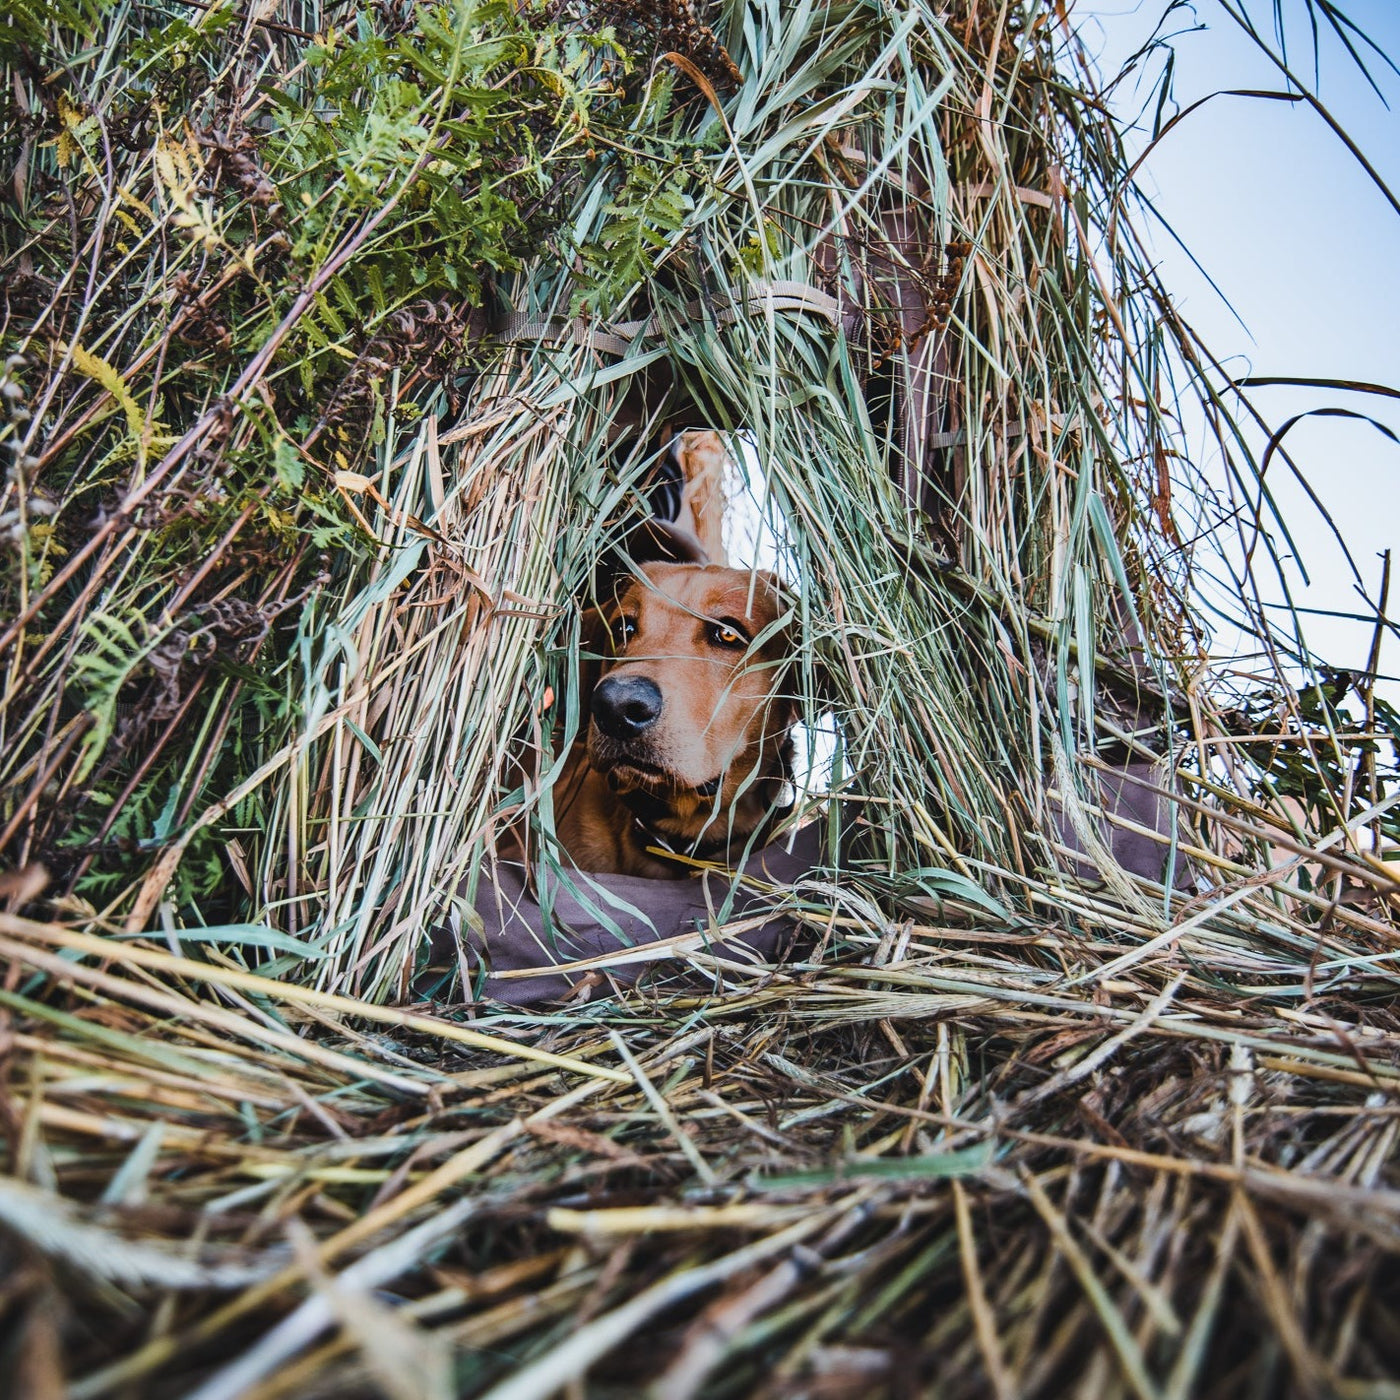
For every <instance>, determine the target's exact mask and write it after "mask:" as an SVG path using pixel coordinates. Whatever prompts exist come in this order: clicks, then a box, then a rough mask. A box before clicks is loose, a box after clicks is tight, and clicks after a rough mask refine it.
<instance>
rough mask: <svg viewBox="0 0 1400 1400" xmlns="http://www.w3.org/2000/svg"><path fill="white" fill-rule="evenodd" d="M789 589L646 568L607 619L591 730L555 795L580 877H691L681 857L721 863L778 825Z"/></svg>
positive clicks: (729, 574)
mask: <svg viewBox="0 0 1400 1400" xmlns="http://www.w3.org/2000/svg"><path fill="white" fill-rule="evenodd" d="M787 606H788V605H787V602H786V600H785V599H784V597H783V594H782V591H781V589H780V586H779V584H778V581H777V580H776V579H775V578H774V577H773V575H771V574H767V573H762V572H759V573H750V572H749V571H748V570H746V569H729V568H725V567H723V566H721V565H717V564H699V563H693V564H672V563H655V564H647V565H645V566H644V567H643V568H642V569H641V570H640V573H639V575H638V576H637V577H632V578H628V579H626V580H625V581H624V582H623V583H622V584H621V585H619V587H618V588H617V590H616V595H615V597H614V598H613V599H612V600H611V601H610V602H609V603H608V605H607V606H606V607H605V608H604V609H603V610H602V613H601V621H602V624H603V630H604V631H605V633H606V636H607V643H606V645H604V646H603V647H601V648H599V650H600V651H602V652H603V653H604V659H603V662H602V667H601V675H600V677H599V679H598V681H597V683H596V684H595V685H594V687H593V691H592V695H591V698H590V700H589V712H590V722H589V725H588V731H587V736H586V738H581V739H580V741H579V742H578V743H577V744H576V745H575V747H574V751H573V753H572V754H571V755H570V757H569V761H568V763H567V764H566V766H565V769H564V772H563V774H562V775H561V778H560V782H559V786H558V788H557V789H556V797H555V810H556V814H557V831H558V835H559V839H560V841H561V842H562V844H563V846H564V849H565V850H566V851H567V852H568V854H569V855H570V857H571V858H572V859H573V861H574V863H575V864H576V865H577V866H578V867H579V868H580V869H582V870H591V871H597V872H600V873H613V874H621V875H643V876H649V877H651V878H653V879H679V878H681V877H683V876H685V875H687V874H689V873H692V870H691V867H689V866H687V865H686V864H685V863H684V862H682V861H674V860H668V859H667V858H666V857H665V856H664V855H657V854H652V853H649V851H648V848H649V847H650V848H660V849H661V850H663V851H664V850H671V851H674V852H676V853H677V854H679V855H688V856H691V857H694V858H696V859H702V860H716V859H719V860H724V859H728V858H729V857H730V856H731V855H737V854H738V853H739V852H741V851H742V850H743V848H744V846H745V844H746V843H747V842H748V841H749V839H750V838H754V844H755V846H757V845H760V844H762V842H763V837H764V831H765V830H766V828H767V827H768V826H769V825H770V824H771V823H772V821H773V820H774V818H775V817H776V816H777V815H779V814H780V811H781V809H780V807H779V803H780V801H781V797H782V793H783V791H784V786H785V784H786V782H787V780H788V777H789V775H790V773H791V767H792V762H791V752H792V741H791V737H790V731H791V729H792V725H793V722H794V721H795V719H796V717H797V712H796V706H795V705H794V703H793V702H792V700H791V699H789V698H787V697H785V696H783V695H782V694H781V693H780V692H781V689H782V681H783V675H784V672H785V671H786V669H787V663H788V661H789V658H790V648H789V641H788V638H787V637H786V635H785V633H784V632H783V630H782V629H781V628H779V627H778V626H777V625H776V624H777V623H778V620H779V618H780V617H781V616H782V615H783V614H784V613H785V612H786V611H787Z"/></svg>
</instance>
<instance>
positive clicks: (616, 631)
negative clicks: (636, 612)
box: [612, 617, 637, 651]
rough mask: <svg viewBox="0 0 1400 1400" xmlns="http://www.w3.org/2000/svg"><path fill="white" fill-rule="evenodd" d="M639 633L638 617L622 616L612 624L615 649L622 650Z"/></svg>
mask: <svg viewBox="0 0 1400 1400" xmlns="http://www.w3.org/2000/svg"><path fill="white" fill-rule="evenodd" d="M636 635H637V619H636V618H635V617H620V618H618V619H617V621H616V622H614V623H613V625H612V637H613V650H614V651H621V650H622V649H623V648H624V647H625V646H626V645H627V643H628V642H630V641H631V640H632V638H633V637H635V636H636Z"/></svg>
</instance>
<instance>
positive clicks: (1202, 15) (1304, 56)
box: [1074, 0, 1400, 696]
mask: <svg viewBox="0 0 1400 1400" xmlns="http://www.w3.org/2000/svg"><path fill="white" fill-rule="evenodd" d="M1234 3H1236V4H1239V3H1243V4H1244V5H1245V7H1246V9H1247V11H1248V13H1250V14H1251V15H1252V17H1253V18H1254V20H1255V22H1256V25H1257V26H1258V27H1259V29H1260V31H1261V33H1263V34H1264V35H1265V36H1266V37H1267V38H1268V39H1269V40H1270V42H1276V40H1275V34H1274V26H1273V0H1234ZM1341 5H1342V8H1343V9H1344V10H1345V12H1346V13H1347V14H1348V15H1349V17H1350V18H1351V19H1352V20H1353V21H1354V22H1355V23H1356V24H1357V25H1359V26H1360V27H1361V28H1362V29H1363V30H1365V31H1366V32H1367V33H1368V34H1369V35H1370V36H1371V37H1372V38H1373V39H1374V40H1375V41H1376V42H1377V44H1379V45H1380V47H1381V48H1382V49H1384V50H1385V51H1386V52H1387V53H1388V54H1390V55H1391V56H1392V57H1394V58H1395V59H1396V61H1397V63H1400V0H1341ZM1165 8H1166V3H1165V0H1141V3H1139V0H1079V3H1078V4H1077V5H1076V6H1075V9H1074V15H1075V18H1076V20H1077V23H1078V25H1079V29H1080V32H1081V34H1082V36H1083V38H1084V39H1085V41H1086V42H1087V44H1088V45H1089V47H1090V49H1091V51H1093V52H1095V53H1096V54H1099V55H1101V60H1102V64H1103V67H1104V70H1105V72H1106V73H1114V72H1117V70H1118V67H1119V66H1120V65H1121V63H1122V62H1123V61H1124V60H1125V59H1126V58H1127V57H1128V55H1130V54H1131V53H1132V52H1133V51H1134V49H1135V48H1136V47H1137V46H1138V45H1140V44H1141V43H1142V42H1143V41H1144V40H1145V39H1146V38H1147V36H1148V35H1149V34H1150V33H1151V32H1152V30H1153V28H1154V26H1155V24H1156V21H1157V20H1158V19H1159V18H1160V16H1161V15H1162V12H1163V11H1164V10H1165ZM1282 9H1283V14H1284V34H1285V38H1286V40H1287V43H1288V59H1289V62H1290V65H1291V66H1292V67H1293V68H1294V70H1295V72H1298V73H1299V75H1300V76H1302V77H1304V78H1305V80H1306V81H1308V82H1311V81H1312V79H1313V57H1312V40H1311V33H1310V29H1309V26H1308V23H1307V17H1306V11H1305V7H1304V5H1303V3H1302V0H1284V3H1283V6H1282ZM1197 26H1204V27H1203V28H1198V27H1197ZM1168 32H1169V33H1174V34H1175V36H1176V37H1175V38H1173V40H1172V46H1173V48H1174V49H1175V51H1176V74H1175V82H1174V91H1175V95H1176V98H1177V100H1178V103H1179V105H1180V106H1186V105H1187V104H1189V103H1190V102H1192V101H1194V100H1195V99H1197V98H1199V97H1203V96H1205V95H1206V94H1207V93H1210V92H1213V91H1216V90H1219V89H1226V88H1271V89H1281V88H1283V87H1284V85H1285V84H1284V80H1283V78H1282V75H1281V74H1280V73H1279V72H1278V71H1277V69H1275V68H1274V67H1273V66H1272V65H1271V64H1270V63H1269V62H1268V60H1267V59H1266V58H1265V57H1264V56H1263V55H1262V54H1260V53H1259V51H1258V50H1257V49H1256V48H1255V46H1254V45H1253V44H1252V42H1251V41H1250V40H1249V39H1248V37H1247V36H1246V35H1245V34H1244V33H1243V32H1242V31H1241V30H1240V28H1239V27H1238V26H1237V25H1236V24H1235V23H1234V22H1233V21H1232V20H1231V19H1230V18H1229V16H1228V15H1227V14H1226V12H1225V9H1224V6H1223V5H1222V3H1220V0H1197V3H1195V4H1194V5H1193V6H1191V7H1189V8H1188V7H1186V6H1182V7H1180V8H1179V9H1178V10H1177V11H1176V12H1175V14H1174V16H1173V18H1172V19H1171V20H1170V21H1169V24H1168ZM1157 66H1158V65H1156V64H1154V65H1153V68H1152V71H1153V72H1155V71H1156V68H1157ZM1371 67H1372V72H1373V73H1374V74H1375V76H1376V78H1377V81H1378V84H1379V86H1380V87H1381V90H1382V93H1383V94H1384V97H1385V99H1386V101H1387V102H1389V104H1390V109H1389V110H1387V108H1386V106H1385V105H1384V103H1383V102H1382V101H1381V99H1380V98H1378V97H1377V95H1376V94H1375V93H1374V92H1372V91H1371V90H1370V89H1369V88H1368V87H1367V85H1366V82H1365V79H1364V78H1363V77H1362V75H1361V74H1360V73H1359V72H1358V71H1357V69H1356V67H1355V65H1354V64H1353V63H1352V62H1351V60H1350V59H1349V58H1348V57H1347V56H1346V54H1345V52H1344V51H1343V50H1342V48H1341V46H1340V45H1339V44H1338V43H1337V42H1336V41H1335V40H1331V39H1329V38H1328V37H1327V36H1326V35H1325V34H1324V36H1323V42H1322V45H1321V71H1320V79H1319V81H1320V86H1319V89H1318V90H1319V92H1320V96H1321V99H1322V101H1323V103H1324V104H1325V105H1326V106H1327V107H1328V109H1329V110H1330V111H1331V112H1332V114H1333V115H1334V116H1335V117H1336V118H1337V119H1338V120H1339V121H1340V122H1341V124H1342V125H1343V127H1344V128H1345V129H1346V130H1347V131H1348V133H1349V134H1350V135H1351V136H1352V138H1353V139H1354V140H1355V141H1356V142H1357V144H1358V145H1359V146H1360V147H1361V148H1362V149H1363V151H1364V152H1365V154H1366V156H1367V158H1368V159H1369V160H1370V161H1371V162H1372V164H1374V165H1375V166H1376V167H1377V168H1378V170H1379V171H1380V173H1381V174H1382V176H1383V177H1384V178H1385V179H1386V181H1387V183H1389V185H1390V186H1391V188H1392V190H1394V191H1396V192H1397V193H1400V78H1397V77H1396V76H1395V75H1394V74H1393V73H1388V72H1386V70H1385V69H1384V67H1383V65H1382V64H1381V63H1380V62H1379V61H1377V62H1375V63H1373V64H1372V65H1371ZM1145 92H1146V89H1145V88H1144V89H1138V90H1137V95H1136V101H1135V100H1134V89H1133V87H1132V86H1131V85H1125V86H1124V88H1123V89H1121V90H1120V92H1119V94H1118V99H1117V106H1118V110H1119V114H1120V116H1128V115H1131V114H1132V113H1133V112H1134V111H1135V110H1136V106H1137V105H1138V103H1140V102H1141V101H1142V100H1143V97H1144V96H1145ZM1149 117H1150V113H1149ZM1139 144H1140V145H1141V144H1143V143H1142V142H1140V143H1139ZM1142 178H1143V182H1144V184H1145V186H1146V188H1147V190H1148V191H1149V193H1150V194H1151V195H1152V196H1153V198H1154V200H1155V202H1156V204H1157V207H1158V209H1159V210H1160V211H1161V213H1162V215H1163V216H1164V218H1165V219H1167V220H1168V221H1169V222H1170V223H1171V225H1172V227H1173V228H1174V229H1175V231H1176V233H1177V234H1178V235H1179V236H1180V237H1181V239H1182V241H1183V242H1184V243H1185V244H1186V246H1187V247H1189V248H1190V249H1191V251H1192V252H1193V253H1194V254H1195V256H1196V257H1197V258H1198V259H1199V260H1200V261H1201V263H1202V264H1203V265H1204V267H1205V270H1206V271H1207V272H1209V273H1210V275H1211V277H1212V278H1213V279H1214V280H1215V281H1216V282H1217V283H1218V284H1219V286H1220V288H1221V290H1222V291H1223V292H1224V294H1225V295H1226V296H1227V297H1228V298H1229V301H1230V303H1231V305H1232V306H1233V308H1234V312H1235V313H1237V314H1238V319H1236V316H1235V315H1232V313H1231V310H1230V308H1229V307H1227V306H1226V305H1225V304H1224V302H1223V301H1222V300H1221V298H1220V296H1218V295H1217V294H1216V293H1215V292H1214V291H1212V290H1211V288H1210V285H1209V283H1208V282H1207V281H1206V280H1205V279H1204V278H1203V277H1202V275H1201V274H1200V273H1199V272H1198V271H1197V270H1196V269H1195V268H1194V267H1192V265H1191V262H1190V260H1189V259H1188V258H1187V257H1186V256H1185V254H1184V253H1182V252H1181V251H1180V250H1178V249H1177V248H1176V247H1174V246H1173V244H1172V241H1171V239H1170V237H1169V236H1168V235H1166V234H1165V233H1161V232H1159V233H1158V234H1157V235H1156V236H1155V237H1154V239H1153V243H1154V246H1155V248H1156V250H1157V251H1158V253H1159V254H1160V267H1161V270H1162V273H1163V277H1164V279H1165V281H1166V282H1167V284H1168V286H1169V287H1171V288H1172V289H1173V292H1174V295H1175V297H1176V300H1177V303H1178V306H1179V307H1180V309H1181V310H1182V312H1183V314H1184V315H1185V317H1186V318H1187V320H1188V321H1190V322H1191V323H1192V324H1193V325H1194V326H1195V327H1196V329H1197V330H1198V331H1199V332H1200V333H1201V335H1202V337H1203V338H1204V339H1205V340H1206V342H1207V343H1208V344H1209V345H1210V346H1211V348H1212V349H1213V351H1214V352H1215V353H1216V355H1217V357H1219V358H1221V359H1222V360H1226V361H1227V364H1228V367H1229V369H1230V370H1231V372H1232V373H1233V374H1235V375H1244V374H1255V375H1297V376H1306V377H1315V378H1328V379H1361V380H1367V381H1371V382H1376V383H1381V384H1388V385H1390V386H1392V387H1400V325H1398V324H1397V323H1400V215H1397V214H1396V213H1395V212H1394V210H1392V209H1391V208H1390V206H1389V204H1388V203H1387V201H1386V199H1385V196H1384V195H1383V194H1382V193H1381V192H1380V191H1379V190H1378V189H1377V188H1376V187H1375V185H1374V184H1373V183H1372V182H1371V181H1370V179H1369V177H1368V176H1367V175H1366V173H1365V172H1364V171H1363V170H1362V169H1361V167H1360V166H1359V165H1358V164H1357V163H1356V162H1355V161H1354V160H1353V158H1352V157H1351V156H1350V155H1349V154H1348V152H1347V151H1346V150H1345V148H1344V147H1343V146H1342V145H1341V143H1340V142H1339V141H1338V140H1337V138H1336V137H1335V136H1334V135H1333V134H1332V133H1331V132H1330V131H1329V130H1328V129H1327V127H1326V125H1325V123H1324V122H1323V121H1322V119H1321V118H1320V117H1319V116H1318V115H1317V114H1316V113H1315V112H1312V111H1310V110H1308V109H1306V108H1304V107H1303V106H1302V105H1301V104H1298V105H1289V104H1284V103H1280V102H1265V101H1257V100H1252V99H1248V98H1238V97H1225V96H1221V97H1217V98H1215V99H1213V100H1212V101H1211V102H1209V103H1208V104H1207V105H1206V106H1205V107H1203V108H1201V109H1200V110H1199V111H1197V112H1196V113H1194V114H1193V115H1191V116H1190V117H1188V118H1187V119H1186V120H1185V121H1184V122H1183V123H1182V124H1181V125H1180V126H1178V127H1177V128H1176V129H1175V130H1174V131H1173V132H1171V133H1170V134H1168V136H1167V137H1166V138H1165V139H1164V141H1163V142H1162V143H1161V145H1159V146H1158V147H1157V149H1156V150H1155V151H1154V152H1153V153H1152V154H1151V155H1150V156H1149V157H1148V160H1147V162H1146V165H1145V166H1144V171H1143V177H1142ZM1241 322H1243V325H1241ZM1254 401H1255V404H1256V406H1257V407H1258V408H1259V409H1260V410H1261V411H1262V412H1263V413H1264V414H1265V416H1266V417H1267V418H1269V419H1270V420H1271V421H1272V422H1273V423H1275V424H1282V422H1284V421H1285V420H1286V419H1287V418H1288V417H1290V416H1291V415H1293V414H1295V413H1300V412H1303V411H1305V410H1308V409H1315V408H1322V407H1344V408H1350V409H1353V410H1356V411H1359V412H1364V413H1369V414H1371V415H1373V416H1374V417H1376V418H1379V419H1380V420H1382V421H1383V422H1386V423H1388V424H1389V425H1390V427H1391V428H1392V429H1393V430H1394V431H1396V432H1397V433H1400V400H1395V399H1385V398H1380V397H1376V396H1369V395H1367V396H1361V395H1357V394H1347V393H1339V392H1329V391H1319V390H1295V389H1261V390H1258V391H1256V392H1255V396H1254ZM1261 441H1262V439H1261ZM1287 441H1288V446H1289V449H1290V451H1291V452H1292V454H1293V455H1294V457H1295V458H1296V460H1297V461H1298V463H1299V466H1300V467H1301V468H1302V469H1303V470H1304V471H1305V472H1306V473H1307V475H1308V479H1309V481H1310V483H1311V484H1312V486H1313V488H1314V490H1315V491H1316V492H1317V493H1318V494H1319V495H1320V496H1321V497H1322V498H1323V500H1324V502H1325V504H1326V505H1327V508H1328V510H1329V511H1330V512H1331V514H1332V515H1333V517H1334V519H1335V520H1336V522H1337V524H1338V526H1339V527H1340V528H1341V531H1342V533H1343V534H1344V536H1345V537H1346V539H1347V541H1348V543H1349V544H1350V546H1351V549H1352V553H1353V555H1354V557H1355V560H1356V564H1357V566H1358V568H1359V569H1360V571H1361V574H1362V577H1363V578H1364V580H1365V584H1366V587H1367V589H1368V591H1369V592H1370V594H1371V596H1372V597H1373V598H1374V597H1375V596H1376V592H1377V589H1378V585H1379V579H1380V572H1381V568H1380V562H1379V559H1378V558H1377V556H1378V554H1379V553H1380V551H1381V550H1383V549H1385V548H1387V547H1394V548H1395V550H1396V558H1395V560H1394V574H1393V582H1392V589H1391V602H1390V608H1389V610H1388V611H1389V612H1390V615H1391V616H1396V615H1400V530H1397V528H1396V522H1397V519H1400V447H1397V446H1396V445H1395V444H1394V443H1391V442H1389V441H1387V440H1386V439H1385V438H1384V437H1383V436H1382V435H1381V434H1379V433H1377V432H1376V431H1375V430H1374V429H1373V428H1371V427H1369V426H1366V425H1364V424H1361V423H1351V422H1347V421H1345V420H1341V419H1337V418H1322V419H1314V420H1311V421H1309V422H1306V423H1302V424H1300V425H1299V426H1298V427H1297V428H1295V429H1294V430H1293V431H1292V432H1291V433H1290V435H1289V437H1288V440H1287ZM1269 476H1270V481H1271V483H1272V484H1273V486H1274V488H1275V489H1276V491H1277V494H1278V496H1279V499H1280V503H1281V505H1282V507H1283V510H1284V514H1285V517H1286V519H1287V520H1288V522H1289V525H1290V529H1291V530H1292V531H1293V533H1294V536H1295V541H1296V543H1297V545H1298V551H1299V554H1300V555H1301V556H1302V561H1303V563H1304V565H1305V566H1306V568H1307V570H1308V573H1309V575H1310V577H1311V579H1312V583H1311V586H1310V587H1306V588H1304V587H1303V586H1302V584H1301V579H1300V578H1299V576H1298V575H1297V573H1296V572H1295V574H1294V582H1295V585H1296V590H1297V591H1296V592H1295V595H1294V596H1295V602H1298V603H1300V604H1303V605H1306V606H1308V607H1313V608H1332V609H1337V610H1341V611H1364V606H1363V605H1362V604H1361V600H1360V599H1359V598H1358V597H1357V596H1356V594H1355V592H1354V591H1353V584H1354V578H1353V575H1352V573H1351V571H1350V569H1349V568H1348V566H1347V565H1346V563H1345V560H1344V557H1343V555H1342V552H1341V551H1340V550H1339V549H1338V548H1337V547H1336V546H1335V544H1334V543H1333V542H1332V541H1331V539H1330V535H1329V532H1328V531H1327V529H1326V526H1325V524H1324V523H1323V522H1322V521H1321V520H1320V519H1319V518H1318V516H1317V514H1316V512H1315V511H1314V510H1313V509H1312V507H1311V506H1310V505H1309V504H1308V502H1307V500H1306V496H1305V494H1304V493H1303V491H1302V490H1301V488H1299V487H1298V486H1297V485H1296V484H1295V483H1294V482H1293V481H1292V480H1291V479H1290V478H1289V475H1288V473H1287V469H1286V468H1284V467H1282V464H1279V465H1276V466H1273V467H1271V468H1270V473H1269ZM1271 596H1273V597H1278V596H1280V593H1279V590H1278V589H1277V588H1275V589H1273V590H1272V592H1271ZM1306 625H1307V635H1308V637H1309V640H1310V641H1311V642H1312V644H1313V646H1314V648H1315V649H1316V650H1317V651H1319V652H1320V653H1321V654H1322V655H1323V656H1324V657H1326V658H1327V659H1329V660H1333V661H1336V662H1338V663H1339V664H1349V665H1354V666H1358V667H1359V666H1361V665H1363V664H1364V661H1365V656H1366V652H1367V650H1368V648H1369V645H1370V637H1371V630H1372V629H1371V627H1370V626H1367V625H1364V624H1357V623H1351V624H1348V623H1343V622H1339V621H1336V620H1331V619H1322V618H1308V619H1306ZM1222 641H1223V637H1222ZM1381 670H1382V672H1389V674H1390V675H1392V676H1394V675H1396V674H1397V673H1398V672H1400V640H1397V639H1396V638H1395V637H1394V636H1391V637H1390V638H1389V640H1388V641H1387V642H1386V643H1385V646H1384V649H1383V651H1382V656H1381ZM1385 688H1386V689H1387V691H1388V692H1389V693H1390V694H1391V695H1392V696H1394V695H1395V694H1397V687H1396V686H1395V685H1389V686H1387V687H1385Z"/></svg>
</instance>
